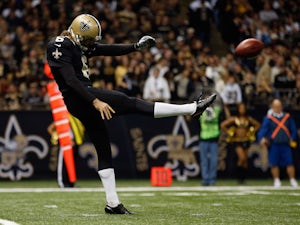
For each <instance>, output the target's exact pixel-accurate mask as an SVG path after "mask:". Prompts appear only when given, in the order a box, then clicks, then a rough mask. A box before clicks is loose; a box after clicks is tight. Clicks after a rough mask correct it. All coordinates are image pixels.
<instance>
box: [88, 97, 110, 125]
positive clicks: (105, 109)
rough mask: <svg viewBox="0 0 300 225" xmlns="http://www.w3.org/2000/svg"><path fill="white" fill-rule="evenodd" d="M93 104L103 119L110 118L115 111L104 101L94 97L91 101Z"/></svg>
mask: <svg viewBox="0 0 300 225" xmlns="http://www.w3.org/2000/svg"><path fill="white" fill-rule="evenodd" d="M93 105H94V107H95V109H97V110H98V111H99V112H100V114H101V117H102V119H103V120H105V119H107V120H109V119H111V118H112V113H115V110H113V108H111V107H110V105H109V104H107V103H106V102H102V101H100V100H99V99H98V98H96V99H95V100H94V101H93Z"/></svg>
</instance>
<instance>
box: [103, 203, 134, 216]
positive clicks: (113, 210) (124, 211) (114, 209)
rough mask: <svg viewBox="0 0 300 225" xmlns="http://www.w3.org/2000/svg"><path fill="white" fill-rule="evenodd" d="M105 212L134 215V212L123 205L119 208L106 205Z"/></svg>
mask: <svg viewBox="0 0 300 225" xmlns="http://www.w3.org/2000/svg"><path fill="white" fill-rule="evenodd" d="M104 210H105V212H106V213H108V214H132V212H130V211H128V210H127V209H126V208H125V207H124V205H123V204H119V205H118V206H117V207H110V206H108V205H106V206H105V209H104Z"/></svg>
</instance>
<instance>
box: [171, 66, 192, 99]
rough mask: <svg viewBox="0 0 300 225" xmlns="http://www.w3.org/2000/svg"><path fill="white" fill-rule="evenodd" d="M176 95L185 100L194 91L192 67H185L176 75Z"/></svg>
mask: <svg viewBox="0 0 300 225" xmlns="http://www.w3.org/2000/svg"><path fill="white" fill-rule="evenodd" d="M174 82H175V91H176V97H177V99H178V100H182V101H185V100H187V99H188V98H189V96H190V95H191V93H192V91H193V84H192V80H191V71H190V69H185V70H183V71H182V73H180V74H178V75H176V76H175V77H174Z"/></svg>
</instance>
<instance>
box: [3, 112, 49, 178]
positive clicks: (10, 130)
mask: <svg viewBox="0 0 300 225" xmlns="http://www.w3.org/2000/svg"><path fill="white" fill-rule="evenodd" d="M48 151H49V148H48V144H47V142H46V141H45V140H44V139H43V138H41V137H40V136H37V135H27V136H26V135H25V134H23V132H22V130H21V127H20V125H19V123H18V121H17V118H16V117H15V116H14V115H12V116H10V118H9V121H8V124H7V126H6V129H5V133H4V137H0V177H3V178H9V179H11V180H20V179H21V178H22V177H31V176H32V174H33V172H34V168H33V166H32V164H31V163H29V162H26V155H27V154H28V153H29V152H32V153H35V154H36V155H37V156H38V158H39V159H43V158H45V157H46V155H47V154H48Z"/></svg>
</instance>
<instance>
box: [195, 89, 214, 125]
mask: <svg viewBox="0 0 300 225" xmlns="http://www.w3.org/2000/svg"><path fill="white" fill-rule="evenodd" d="M216 98H217V94H212V95H210V96H209V97H207V98H205V99H202V96H200V98H199V100H198V102H197V108H196V112H194V114H193V115H192V117H193V118H195V119H199V117H200V116H201V115H202V113H203V112H204V111H205V109H206V108H207V107H209V106H210V105H211V104H212V103H213V102H214V101H215V100H216Z"/></svg>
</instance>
